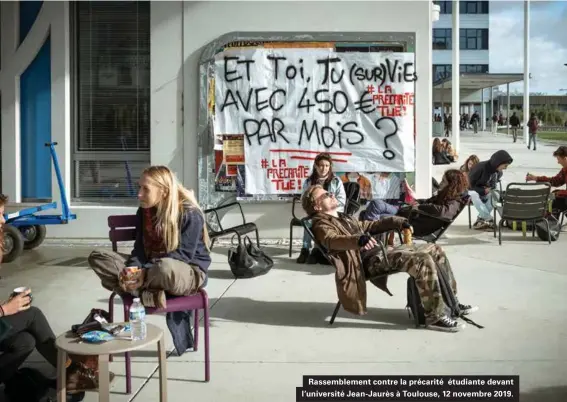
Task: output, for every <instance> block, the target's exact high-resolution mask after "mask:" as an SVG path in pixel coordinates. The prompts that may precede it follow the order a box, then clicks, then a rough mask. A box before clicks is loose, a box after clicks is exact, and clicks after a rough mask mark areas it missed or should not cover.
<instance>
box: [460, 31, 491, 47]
mask: <svg viewBox="0 0 567 402" xmlns="http://www.w3.org/2000/svg"><path fill="white" fill-rule="evenodd" d="M459 41H460V44H459V48H460V49H461V50H488V29H461V30H460V31H459Z"/></svg>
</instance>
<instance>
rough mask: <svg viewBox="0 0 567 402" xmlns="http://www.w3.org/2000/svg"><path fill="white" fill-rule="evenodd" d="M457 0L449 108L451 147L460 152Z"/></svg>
mask: <svg viewBox="0 0 567 402" xmlns="http://www.w3.org/2000/svg"><path fill="white" fill-rule="evenodd" d="M459 3H460V1H459V0H453V32H452V36H453V38H452V39H453V40H452V43H453V71H452V73H453V79H452V81H453V83H452V84H451V85H452V86H451V89H452V90H451V95H452V99H451V108H452V119H451V120H452V121H451V127H452V129H453V147H454V148H455V151H456V152H457V153H459V152H460V148H461V126H460V124H459V117H460V116H459V115H460V113H459V112H460V109H461V108H460V105H461V103H460V93H461V91H460V89H461V83H460V80H459V73H460V57H459V53H460V52H459V49H460V46H459V38H460V35H459V31H460V30H459V17H460V16H459Z"/></svg>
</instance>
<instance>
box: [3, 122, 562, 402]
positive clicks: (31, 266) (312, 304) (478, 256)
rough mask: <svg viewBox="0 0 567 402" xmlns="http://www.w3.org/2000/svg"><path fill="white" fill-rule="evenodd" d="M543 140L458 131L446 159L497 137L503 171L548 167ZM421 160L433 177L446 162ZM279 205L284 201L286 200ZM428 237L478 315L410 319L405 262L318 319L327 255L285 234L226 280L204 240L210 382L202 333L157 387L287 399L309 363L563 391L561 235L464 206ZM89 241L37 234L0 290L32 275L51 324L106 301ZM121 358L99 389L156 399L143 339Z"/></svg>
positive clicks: (330, 293)
mask: <svg viewBox="0 0 567 402" xmlns="http://www.w3.org/2000/svg"><path fill="white" fill-rule="evenodd" d="M554 147H556V146H546V145H544V144H541V145H540V146H539V147H538V150H537V151H536V152H534V151H528V150H527V148H526V146H525V145H523V144H520V143H516V144H512V140H511V137H508V138H506V137H505V136H501V135H497V136H491V134H488V133H487V134H484V133H483V134H480V135H475V136H472V135H471V134H470V133H464V134H463V138H462V149H461V152H460V160H459V163H456V164H455V166H460V164H461V163H462V161H463V160H464V159H465V158H466V157H467V156H468V155H469V154H471V153H475V154H477V155H478V156H479V157H480V158H481V160H482V159H485V158H488V157H489V156H490V154H491V153H492V152H494V151H496V150H498V149H507V150H508V151H509V152H510V153H511V155H512V156H513V158H514V163H513V165H512V166H511V167H510V169H508V171H506V173H505V176H504V180H505V182H506V183H510V182H513V181H520V182H522V181H523V177H524V176H525V174H526V172H528V171H529V172H533V173H540V174H547V175H551V174H554V173H556V172H557V171H558V170H559V167H558V165H557V164H556V162H555V160H554V158H552V157H551V153H552V151H553V149H554ZM434 168H435V172H436V174H435V176H436V177H437V178H440V177H441V174H442V172H443V171H444V170H445V169H446V168H447V166H435V167H434ZM285 208H286V212H285V213H288V212H287V209H288V208H289V206H286V207H285ZM282 213H283V212H282ZM474 218H475V216H474V215H473V219H474ZM260 230H261V228H260ZM440 244H441V245H443V247H444V248H445V249H446V251H447V254H448V255H449V257H450V259H451V263H452V266H453V269H454V271H455V274H456V277H457V281H458V284H459V295H460V299H461V300H462V301H463V302H465V303H474V304H477V305H478V306H479V307H480V311H479V312H477V313H475V315H474V319H475V320H476V321H477V322H478V323H479V324H482V325H484V326H485V329H477V328H475V327H471V326H468V327H467V328H466V330H465V331H463V332H461V333H458V334H446V333H439V332H434V331H428V330H424V329H415V328H414V326H413V321H412V320H410V319H409V318H408V314H407V312H406V310H405V309H404V308H405V305H406V278H407V276H405V275H395V276H393V277H391V280H390V284H389V287H390V290H391V291H392V292H393V293H394V296H393V297H389V296H387V295H386V294H384V293H383V292H380V291H378V290H377V289H375V288H373V287H369V295H368V305H369V313H368V315H366V316H365V317H356V316H352V315H350V314H347V313H345V312H344V311H341V312H340V313H339V315H338V317H337V320H336V322H335V324H334V325H333V326H332V327H330V326H329V325H328V319H329V317H330V315H331V313H332V310H333V307H334V305H335V303H336V292H335V288H334V277H333V271H332V269H331V268H330V267H326V266H320V265H316V266H307V265H297V264H295V263H294V261H293V260H291V259H289V258H288V256H287V249H286V248H285V246H266V249H267V251H268V252H269V253H270V254H271V255H272V256H273V257H274V260H275V266H274V269H273V270H272V271H271V272H270V273H269V274H268V275H266V276H263V277H259V278H255V279H250V280H234V279H233V277H232V274H231V273H230V270H229V267H228V265H227V263H226V255H227V254H226V253H227V249H226V248H222V247H218V248H215V249H214V250H213V265H212V267H211V271H210V280H209V285H208V288H207V290H208V292H209V295H210V298H211V359H212V365H211V382H210V383H208V384H207V383H203V382H202V380H203V378H204V364H203V344H202V343H201V346H200V350H199V351H198V352H195V353H193V352H187V353H186V354H184V355H183V356H181V357H177V356H170V357H169V358H168V367H167V370H168V380H169V381H168V394H169V398H168V400H169V401H170V402H177V401H179V402H182V401H183V402H185V401H187V400H206V401H231V402H234V401H244V400H248V401H251V402H256V401H258V402H259V401H271V402H279V401H282V402H284V401H285V402H288V401H292V400H294V395H295V387H298V386H301V383H302V375H313V374H337V375H338V374H342V375H348V374H361V375H362V374H366V375H396V376H397V375H404V374H407V375H409V374H439V375H441V374H455V375H464V374H518V375H520V377H521V382H520V384H521V394H522V395H521V401H522V402H532V401H546V402H553V401H565V400H567V380H566V378H567V364H566V363H565V362H566V361H567V344H566V342H565V337H566V334H567V324H566V320H565V317H566V315H567V304H566V303H565V298H564V294H565V289H566V288H567V275H566V264H565V250H564V248H563V247H565V246H567V235H565V234H563V235H562V236H561V237H560V239H559V241H557V242H555V243H553V244H552V245H548V244H547V243H546V242H542V241H540V240H539V239H537V238H536V239H532V238H531V237H527V238H523V237H522V235H521V233H520V232H514V233H512V232H507V233H506V234H505V235H504V241H503V245H502V246H499V245H498V242H497V240H496V239H494V238H493V236H492V233H489V232H477V231H473V230H469V229H468V222H467V214H466V213H464V214H462V216H461V217H460V218H459V220H458V221H457V222H456V223H455V224H454V225H453V227H451V228H450V230H449V232H448V234H447V238H446V239H443V240H442V241H441V242H440ZM91 249H92V246H90V245H86V244H79V245H76V246H69V243H66V244H64V243H62V242H52V241H51V242H50V241H48V242H47V243H46V244H45V245H43V246H42V247H40V248H38V249H37V250H32V251H28V252H26V253H25V255H24V256H23V257H22V258H21V259H19V260H18V261H16V262H13V263H11V264H4V265H3V266H2V271H1V275H2V281H0V294H1V295H7V294H8V293H9V291H10V290H11V289H12V288H14V287H16V286H19V285H27V286H31V287H32V289H33V292H34V304H35V305H37V306H39V307H41V308H42V309H43V310H44V312H45V313H46V315H47V317H48V318H49V319H50V322H51V323H52V325H53V328H54V330H55V332H56V333H61V332H63V331H65V330H67V329H68V328H69V327H70V326H71V325H72V324H75V323H77V322H79V321H80V320H82V319H83V318H84V316H85V315H86V314H87V312H88V311H89V309H90V308H93V307H98V308H107V304H106V300H107V299H108V296H109V293H108V292H107V291H106V290H104V289H102V288H101V287H100V285H99V282H98V280H97V278H96V276H95V275H94V273H92V272H91V271H90V270H89V269H88V267H87V264H86V257H87V256H88V254H89V252H90V250H91ZM124 251H126V252H128V251H129V249H125V250H124ZM298 251H299V250H298V248H296V250H295V254H294V256H293V258H294V259H295V258H296V257H297V253H298ZM116 307H117V309H118V310H119V309H120V305H119V304H117V305H116ZM149 321H150V322H152V323H155V324H157V325H160V326H161V327H162V328H164V329H165V331H166V334H167V342H168V346H169V347H170V348H171V347H172V343H171V339H169V334H168V333H167V328H166V325H165V320H164V318H163V317H160V316H150V317H149ZM201 339H202V338H201ZM201 342H202V341H201ZM33 360H34V362H39V361H40V360H41V358H40V357H36V356H34V359H33ZM132 368H133V376H134V378H133V386H134V393H133V394H132V395H130V396H127V395H124V390H125V385H124V364H123V359H122V358H120V357H117V358H116V359H115V362H114V363H111V370H112V371H114V372H115V373H116V374H117V379H116V380H115V382H114V384H113V388H112V392H113V394H112V396H111V400H112V401H117V402H121V401H128V400H133V401H136V402H145V401H156V400H157V399H158V395H159V394H158V381H157V373H156V368H157V357H156V354H155V352H154V350H152V348H149V349H147V350H144V351H141V352H138V353H135V355H134V360H133V365H132ZM85 400H86V401H96V400H98V399H97V394H96V393H89V394H87V397H86V398H85Z"/></svg>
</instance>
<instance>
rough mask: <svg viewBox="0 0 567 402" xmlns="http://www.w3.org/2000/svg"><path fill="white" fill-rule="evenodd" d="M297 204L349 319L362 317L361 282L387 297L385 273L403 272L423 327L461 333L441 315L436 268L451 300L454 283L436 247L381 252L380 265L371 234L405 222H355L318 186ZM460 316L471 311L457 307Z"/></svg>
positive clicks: (394, 219) (392, 219)
mask: <svg viewBox="0 0 567 402" xmlns="http://www.w3.org/2000/svg"><path fill="white" fill-rule="evenodd" d="M301 204H302V206H303V209H305V212H306V213H307V214H308V215H309V216H311V217H312V222H313V226H312V228H313V234H314V236H315V239H316V240H317V242H318V243H320V244H321V245H322V246H323V247H325V248H326V249H327V250H329V253H328V254H329V258H330V261H331V263H332V264H333V265H334V266H335V268H336V270H337V271H336V275H335V282H336V285H337V294H338V296H339V301H340V302H341V304H342V306H343V308H344V309H345V310H346V311H348V312H350V313H353V314H357V315H363V314H366V312H367V311H366V282H365V278H370V280H371V282H372V283H373V284H374V285H375V286H376V287H378V288H379V289H381V290H384V291H385V292H387V293H388V294H391V293H390V292H389V290H388V287H387V276H381V277H378V276H380V275H386V274H388V273H395V272H400V271H404V272H407V273H408V274H409V275H411V276H412V277H414V278H415V279H416V284H417V287H418V289H419V295H420V297H421V302H422V304H423V308H424V311H425V318H426V326H427V327H428V328H430V329H435V330H440V331H448V332H456V331H458V330H460V329H461V328H463V327H464V326H462V325H460V324H459V323H458V322H457V321H456V320H454V319H453V318H451V317H450V316H449V315H447V313H446V306H445V303H444V302H443V297H442V294H441V288H440V284H439V279H438V276H437V265H439V267H440V268H441V269H443V270H445V272H446V273H447V276H448V277H449V278H450V281H451V286H452V288H453V292H454V293H455V296H456V294H457V284H456V281H455V278H454V275H453V271H452V269H451V265H450V263H449V259H448V258H447V256H446V255H445V252H444V251H443V250H442V249H441V247H439V246H437V245H430V244H426V245H417V246H414V245H412V246H408V245H403V246H400V247H397V248H393V249H390V250H388V251H387V259H388V261H389V264H386V262H385V260H384V256H383V254H382V252H381V249H380V247H379V246H378V243H377V242H376V240H375V239H374V238H373V237H372V235H376V234H380V233H384V232H388V231H391V230H399V229H401V228H402V227H403V226H404V224H406V223H407V219H406V218H402V217H398V216H391V217H387V218H384V219H381V220H379V221H375V222H371V221H357V220H355V219H353V218H351V217H349V216H347V215H344V214H342V213H340V212H338V210H337V208H338V202H337V200H336V199H335V197H334V196H333V194H332V193H329V192H327V191H325V189H324V188H323V187H322V186H319V185H315V186H311V187H310V188H309V189H307V190H306V191H305V193H304V194H303V197H302V200H301ZM459 307H460V309H461V310H462V311H463V313H464V314H470V313H472V312H473V311H476V310H477V307H473V306H469V305H463V304H460V303H459Z"/></svg>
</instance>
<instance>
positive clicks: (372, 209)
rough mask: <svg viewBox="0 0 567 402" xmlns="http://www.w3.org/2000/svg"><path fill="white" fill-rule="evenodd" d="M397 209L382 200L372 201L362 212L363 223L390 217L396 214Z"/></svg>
mask: <svg viewBox="0 0 567 402" xmlns="http://www.w3.org/2000/svg"><path fill="white" fill-rule="evenodd" d="M398 210H399V208H398V207H396V206H394V205H391V204H388V203H387V202H386V201H384V200H380V199H374V200H372V201H370V203H368V206H367V207H366V210H365V211H364V220H365V221H378V220H380V219H381V218H382V217H384V216H392V215H396V214H397V213H398Z"/></svg>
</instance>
